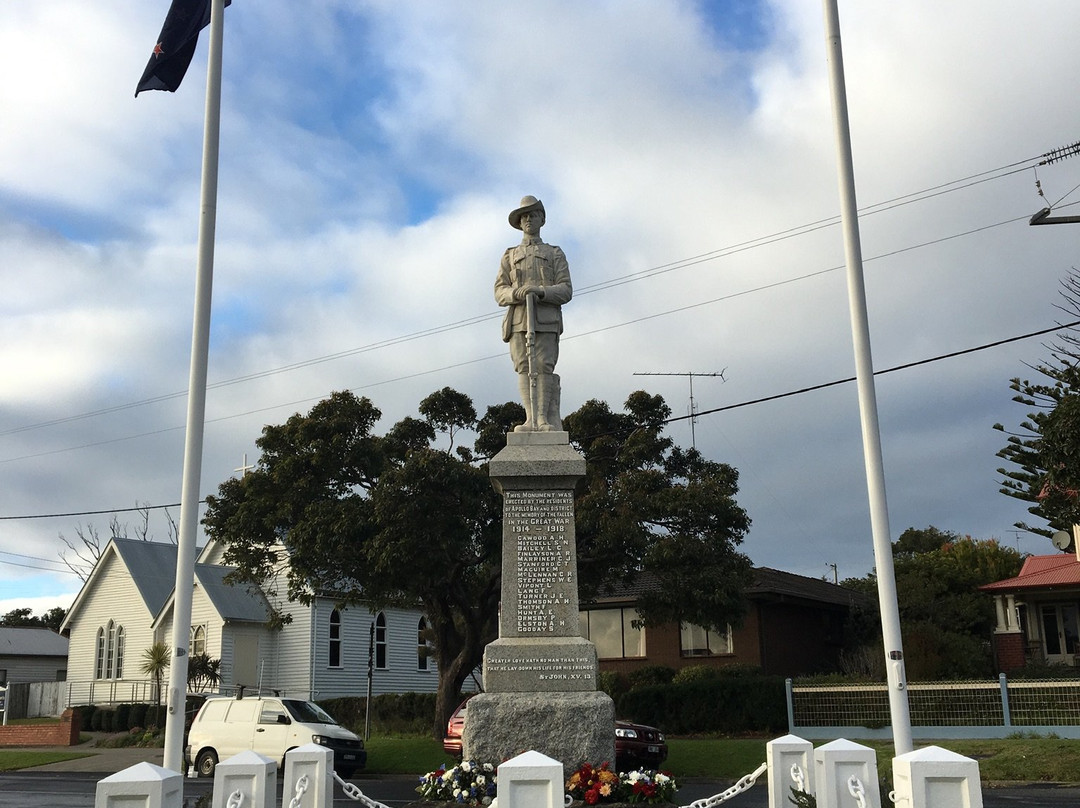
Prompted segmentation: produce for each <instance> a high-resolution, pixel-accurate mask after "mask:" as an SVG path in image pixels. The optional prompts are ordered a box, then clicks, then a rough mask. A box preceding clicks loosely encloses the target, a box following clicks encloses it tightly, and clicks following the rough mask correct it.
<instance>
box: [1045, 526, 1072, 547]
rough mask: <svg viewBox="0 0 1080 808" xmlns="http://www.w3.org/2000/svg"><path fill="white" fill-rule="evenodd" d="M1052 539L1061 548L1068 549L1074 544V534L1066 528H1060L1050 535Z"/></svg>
mask: <svg viewBox="0 0 1080 808" xmlns="http://www.w3.org/2000/svg"><path fill="white" fill-rule="evenodd" d="M1050 541H1051V542H1053V544H1054V546H1055V547H1056V548H1058V549H1059V550H1067V549H1068V548H1069V545H1070V544H1072V536H1070V535H1069V534H1068V533H1067V532H1066V531H1064V530H1059V531H1058V532H1057V533H1055V534H1054V535H1053V536H1051V537H1050Z"/></svg>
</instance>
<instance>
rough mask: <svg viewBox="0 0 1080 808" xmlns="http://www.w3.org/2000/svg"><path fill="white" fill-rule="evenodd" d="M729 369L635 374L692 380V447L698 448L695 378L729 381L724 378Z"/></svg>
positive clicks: (638, 374) (637, 374) (636, 374)
mask: <svg viewBox="0 0 1080 808" xmlns="http://www.w3.org/2000/svg"><path fill="white" fill-rule="evenodd" d="M726 371H727V368H724V369H723V370H721V371H720V372H719V373H693V372H690V373H635V374H634V375H635V376H687V377H689V379H690V445H691V446H692V447H693V448H695V449H696V448H697V435H696V434H695V431H694V423H695V422H696V421H697V410H696V409H695V408H694V377H695V376H699V377H701V376H711V377H714V378H715V377H717V376H719V377H720V380H721V381H725V382H726V381H727V379H725V378H724V373H725V372H726Z"/></svg>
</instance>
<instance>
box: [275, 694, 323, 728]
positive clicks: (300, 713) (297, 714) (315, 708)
mask: <svg viewBox="0 0 1080 808" xmlns="http://www.w3.org/2000/svg"><path fill="white" fill-rule="evenodd" d="M281 703H282V704H284V705H285V709H286V710H288V711H289V713H290V714H291V715H292V717H293V718H295V719H296V720H297V721H304V722H306V723H308V724H336V723H337V721H335V720H334V719H333V718H331V717H330V714H329V713H327V712H326V710H324V709H323V708H322V707H320V706H319V705H318V704H315V703H313V702H310V701H300V700H298V699H282V701H281Z"/></svg>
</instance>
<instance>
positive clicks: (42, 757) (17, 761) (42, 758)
mask: <svg viewBox="0 0 1080 808" xmlns="http://www.w3.org/2000/svg"><path fill="white" fill-rule="evenodd" d="M87 756H88V753H87V752H56V751H48V752H26V751H23V750H21V749H18V750H16V749H0V772H10V771H15V770H16V769H31V768H33V767H34V766H44V765H45V764H46V763H59V762H60V761H61V760H75V759H77V758H82V757H87Z"/></svg>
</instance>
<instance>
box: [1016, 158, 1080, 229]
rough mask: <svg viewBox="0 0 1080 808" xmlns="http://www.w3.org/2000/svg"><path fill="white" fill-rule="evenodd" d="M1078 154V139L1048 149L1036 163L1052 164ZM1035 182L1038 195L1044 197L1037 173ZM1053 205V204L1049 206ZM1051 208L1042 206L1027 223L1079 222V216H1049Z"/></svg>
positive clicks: (1042, 164)
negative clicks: (1065, 144) (1074, 141)
mask: <svg viewBox="0 0 1080 808" xmlns="http://www.w3.org/2000/svg"><path fill="white" fill-rule="evenodd" d="M1076 154H1080V140H1078V141H1077V142H1076V143H1071V144H1069V145H1068V146H1061V147H1059V148H1056V149H1053V150H1051V151H1048V152H1047V153H1046V154H1044V155H1043V159H1042V160H1040V161H1039V163H1038V165H1041V166H1048V165H1052V164H1054V163H1056V162H1058V161H1059V160H1064V159H1066V158H1068V157H1072V156H1073V155H1076ZM1035 176H1036V182H1035V186H1036V187H1037V188H1038V189H1039V196H1041V197H1043V198H1044V199H1045V198H1046V194H1044V193H1043V190H1042V183H1040V182H1038V180H1037V178H1038V176H1039V175H1038V173H1036V174H1035ZM1051 207H1053V206H1051ZM1050 210H1051V208H1043V209H1042V210H1040V211H1039V212H1038V213H1036V214H1035V215H1034V216H1032V217H1031V220H1030V221H1029V222H1028V224H1029V225H1039V224H1078V223H1080V216H1051V215H1050Z"/></svg>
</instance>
